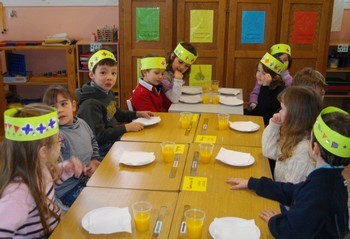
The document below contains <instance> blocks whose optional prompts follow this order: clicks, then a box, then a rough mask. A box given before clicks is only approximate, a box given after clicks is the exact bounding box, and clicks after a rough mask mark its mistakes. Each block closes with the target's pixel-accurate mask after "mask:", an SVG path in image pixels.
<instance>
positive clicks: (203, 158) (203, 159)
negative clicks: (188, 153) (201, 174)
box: [199, 150, 212, 163]
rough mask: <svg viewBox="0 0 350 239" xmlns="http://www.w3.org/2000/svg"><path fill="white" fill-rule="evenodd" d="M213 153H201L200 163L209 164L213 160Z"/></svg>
mask: <svg viewBox="0 0 350 239" xmlns="http://www.w3.org/2000/svg"><path fill="white" fill-rule="evenodd" d="M211 154H212V153H211V152H210V151H204V150H202V151H200V152H199V156H200V161H201V163H209V162H210V160H211Z"/></svg>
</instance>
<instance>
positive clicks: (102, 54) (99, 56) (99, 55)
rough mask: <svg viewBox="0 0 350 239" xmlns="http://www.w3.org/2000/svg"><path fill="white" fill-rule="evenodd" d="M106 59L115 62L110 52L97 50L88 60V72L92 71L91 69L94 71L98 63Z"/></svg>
mask: <svg viewBox="0 0 350 239" xmlns="http://www.w3.org/2000/svg"><path fill="white" fill-rule="evenodd" d="M106 58H109V59H112V60H114V61H117V60H116V59H115V56H114V55H113V53H112V52H110V51H107V50H98V51H97V52H95V53H94V54H93V55H92V56H91V57H90V59H89V62H88V66H89V70H90V71H92V69H94V67H95V65H96V64H97V63H99V62H100V61H102V60H103V59H106Z"/></svg>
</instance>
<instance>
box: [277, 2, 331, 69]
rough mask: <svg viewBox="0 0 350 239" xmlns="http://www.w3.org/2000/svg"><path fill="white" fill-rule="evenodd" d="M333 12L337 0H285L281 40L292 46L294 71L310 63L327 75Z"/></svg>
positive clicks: (310, 65)
mask: <svg viewBox="0 0 350 239" xmlns="http://www.w3.org/2000/svg"><path fill="white" fill-rule="evenodd" d="M332 13H333V0H303V1H301V0H284V1H283V9H282V21H281V22H282V24H281V35H280V42H284V43H287V44H289V45H290V46H291V48H292V59H293V65H292V67H291V69H290V72H291V74H292V75H294V74H295V73H296V72H297V71H298V70H300V69H302V68H303V67H306V66H308V67H312V68H315V69H317V70H318V71H320V72H321V73H322V74H323V75H325V73H326V66H327V55H328V45H329V37H330V29H331V24H332ZM301 18H304V20H300V19H301ZM299 21H300V22H299ZM303 28H305V31H303V30H304V29H303ZM305 32H306V33H307V35H305V36H303V33H305Z"/></svg>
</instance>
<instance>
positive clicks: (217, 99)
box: [211, 93, 220, 105]
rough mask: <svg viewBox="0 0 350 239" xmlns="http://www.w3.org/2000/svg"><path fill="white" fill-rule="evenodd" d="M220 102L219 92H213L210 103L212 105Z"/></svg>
mask: <svg viewBox="0 0 350 239" xmlns="http://www.w3.org/2000/svg"><path fill="white" fill-rule="evenodd" d="M219 102H220V94H219V93H213V94H212V96H211V103H212V104H214V105H218V104H219Z"/></svg>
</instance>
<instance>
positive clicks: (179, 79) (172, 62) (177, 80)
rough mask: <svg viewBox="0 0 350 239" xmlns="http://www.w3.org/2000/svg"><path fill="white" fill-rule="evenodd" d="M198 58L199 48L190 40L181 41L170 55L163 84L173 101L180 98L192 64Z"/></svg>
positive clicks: (164, 89) (175, 101) (166, 93)
mask: <svg viewBox="0 0 350 239" xmlns="http://www.w3.org/2000/svg"><path fill="white" fill-rule="evenodd" d="M197 58H198V53H197V50H196V48H195V47H194V46H192V45H191V44H190V43H188V42H180V43H179V44H178V45H177V46H176V48H175V50H174V52H172V53H171V54H169V55H168V59H167V63H168V64H167V67H166V71H165V73H164V76H163V80H162V85H163V91H164V92H165V95H166V96H167V97H168V98H169V100H170V101H171V102H172V103H177V102H179V100H180V97H181V93H182V85H183V84H184V80H187V79H188V78H189V75H190V72H191V65H192V64H193V63H194V62H195V61H196V59H197Z"/></svg>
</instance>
